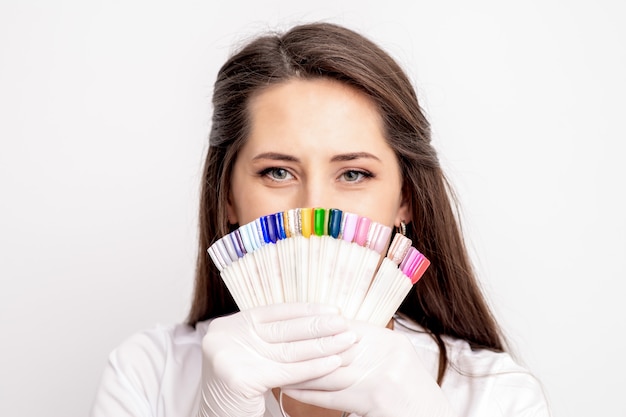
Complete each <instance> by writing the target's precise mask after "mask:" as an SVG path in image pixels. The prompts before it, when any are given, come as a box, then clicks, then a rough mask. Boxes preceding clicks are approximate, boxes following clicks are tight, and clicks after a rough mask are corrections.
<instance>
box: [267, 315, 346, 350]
mask: <svg viewBox="0 0 626 417" xmlns="http://www.w3.org/2000/svg"><path fill="white" fill-rule="evenodd" d="M347 329H348V322H347V320H346V319H345V318H343V317H342V316H340V315H338V314H323V315H319V314H316V315H310V316H306V317H296V318H292V319H283V320H280V321H272V322H265V323H256V324H255V330H256V333H257V334H258V335H259V337H260V338H261V339H263V340H264V341H265V342H268V343H279V342H294V341H298V340H307V339H314V338H319V337H326V336H333V335H336V334H339V333H342V332H344V331H346V330H347Z"/></svg>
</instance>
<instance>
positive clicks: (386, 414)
mask: <svg viewBox="0 0 626 417" xmlns="http://www.w3.org/2000/svg"><path fill="white" fill-rule="evenodd" d="M351 328H352V329H353V330H355V332H356V333H357V335H358V337H359V341H358V343H356V344H355V345H354V346H353V347H352V348H350V349H349V350H347V351H346V352H344V353H343V354H342V355H341V356H342V357H343V359H344V361H345V363H346V364H347V365H344V366H342V367H340V368H338V369H337V370H335V371H333V372H332V373H330V374H328V375H326V376H323V377H320V378H317V379H315V380H312V381H306V382H303V383H300V384H293V385H292V386H289V387H283V393H284V394H285V395H288V396H290V397H292V398H294V399H296V400H299V401H302V402H305V403H309V404H314V405H317V406H320V407H325V408H330V409H333V410H343V411H349V412H352V413H356V414H358V415H360V416H363V417H444V416H445V417H450V416H452V415H453V414H452V411H451V409H450V407H449V405H448V403H447V400H446V398H445V397H444V395H443V393H442V391H441V389H440V388H439V386H438V385H437V383H436V381H435V380H434V379H433V378H432V376H431V375H430V374H429V373H428V371H427V370H426V369H425V367H424V366H423V364H422V362H421V360H420V359H419V357H418V356H417V353H416V352H415V348H414V347H413V345H412V344H411V342H410V341H409V339H408V338H406V337H405V336H404V335H402V334H400V333H395V332H393V331H392V330H390V329H387V328H382V327H379V326H375V325H372V324H370V323H365V322H356V321H353V322H352V325H351Z"/></svg>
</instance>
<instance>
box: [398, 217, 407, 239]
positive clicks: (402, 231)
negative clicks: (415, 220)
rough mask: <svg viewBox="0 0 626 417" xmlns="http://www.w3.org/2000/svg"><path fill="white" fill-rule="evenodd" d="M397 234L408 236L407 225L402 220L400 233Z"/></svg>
mask: <svg viewBox="0 0 626 417" xmlns="http://www.w3.org/2000/svg"><path fill="white" fill-rule="evenodd" d="M396 233H402V236H406V223H404V222H403V221H402V220H401V221H400V227H398V231H397V232H396Z"/></svg>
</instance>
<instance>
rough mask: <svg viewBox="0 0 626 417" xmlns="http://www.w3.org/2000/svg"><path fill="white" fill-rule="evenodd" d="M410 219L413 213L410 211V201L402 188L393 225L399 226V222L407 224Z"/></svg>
mask: <svg viewBox="0 0 626 417" xmlns="http://www.w3.org/2000/svg"><path fill="white" fill-rule="evenodd" d="M412 220H413V215H412V213H411V202H410V200H409V198H408V197H407V193H406V190H403V192H402V200H401V201H400V207H398V212H397V214H396V219H395V221H394V225H395V226H396V227H400V222H404V223H405V224H407V223H410V222H411V221H412Z"/></svg>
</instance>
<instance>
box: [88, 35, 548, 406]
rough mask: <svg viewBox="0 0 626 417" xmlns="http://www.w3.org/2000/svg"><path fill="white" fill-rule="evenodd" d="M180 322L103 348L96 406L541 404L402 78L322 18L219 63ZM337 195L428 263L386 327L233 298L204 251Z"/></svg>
mask: <svg viewBox="0 0 626 417" xmlns="http://www.w3.org/2000/svg"><path fill="white" fill-rule="evenodd" d="M213 105H214V114H213V123H212V129H211V134H210V147H209V150H208V155H207V159H206V163H205V171H204V177H203V186H202V187H203V190H202V195H201V207H200V239H199V255H198V263H197V273H196V285H195V293H194V299H193V305H192V308H191V311H190V314H189V318H188V322H187V324H186V325H179V326H175V327H173V328H168V329H162V328H161V329H154V330H151V331H147V332H144V333H141V334H139V335H137V336H135V337H133V338H131V340H129V341H127V342H126V343H124V344H123V345H122V346H120V347H119V348H118V349H117V350H116V351H114V352H113V353H112V355H111V358H110V362H109V366H108V367H107V369H106V370H105V373H104V376H103V382H102V386H101V389H100V391H99V393H98V396H97V398H96V403H95V405H94V408H93V413H92V415H93V416H100V415H115V416H123V415H129V416H130V415H132V416H169V415H171V416H174V415H176V416H178V415H180V416H182V415H186V416H189V415H200V416H220V417H226V416H232V417H235V416H236V417H242V416H262V415H266V416H280V415H282V414H285V413H286V414H288V415H290V416H291V417H298V416H305V415H306V416H337V417H339V416H342V415H349V414H354V415H359V416H368V417H376V416H394V417H398V416H407V417H408V416H412V417H416V416H429V417H432V416H461V415H463V416H500V415H501V416H544V415H548V414H549V412H548V409H547V406H546V402H545V399H544V396H543V394H542V391H541V387H540V384H539V383H538V382H537V381H536V380H535V379H534V378H533V376H532V375H531V374H530V373H528V372H527V371H526V370H524V369H523V368H521V367H519V366H518V365H516V364H515V363H514V362H513V360H512V359H511V358H510V356H509V355H508V354H507V353H505V351H504V349H505V347H504V342H503V339H502V336H501V332H500V330H499V328H498V326H497V324H496V321H495V320H494V318H493V315H492V313H491V312H490V311H489V309H488V307H487V304H486V303H485V300H484V298H483V296H482V294H481V293H480V291H479V288H478V285H477V281H476V278H475V276H474V273H473V271H472V268H471V265H470V262H469V259H468V255H467V252H466V249H465V247H464V243H463V239H462V236H461V233H460V230H459V226H458V223H457V219H456V217H455V211H454V204H453V201H451V199H450V193H449V188H448V186H447V183H446V180H445V177H444V175H443V173H442V170H441V167H440V165H439V162H438V159H437V155H436V153H435V151H434V149H433V147H432V145H431V143H430V131H429V124H428V122H427V120H426V119H425V117H424V115H423V113H422V111H421V109H420V107H419V104H418V100H417V97H416V94H415V91H414V89H413V88H412V86H411V84H410V82H409V81H408V79H407V77H406V75H405V74H404V72H403V71H402V70H401V68H400V67H399V66H398V65H397V64H396V63H395V62H394V61H393V59H392V58H390V57H389V56H388V55H387V54H386V53H385V52H384V51H382V50H381V49H380V48H378V47H377V46H376V45H375V44H373V43H372V42H370V41H369V40H367V39H365V38H363V37H362V36H361V35H359V34H357V33H355V32H353V31H351V30H348V29H346V28H342V27H340V26H337V25H332V24H324V23H320V24H308V25H302V26H297V27H295V28H293V29H291V30H290V31H288V32H286V33H284V34H272V35H267V36H263V37H260V38H258V39H256V40H253V41H252V42H250V43H249V44H247V45H246V46H245V47H244V48H243V49H241V50H240V51H239V52H238V53H236V54H235V55H234V56H233V57H231V58H230V59H229V60H228V61H227V62H226V63H225V65H224V66H223V67H222V68H221V70H220V72H219V74H218V78H217V81H216V83H215V89H214V96H213ZM296 207H327V208H331V207H336V208H340V209H342V210H344V211H350V212H355V213H358V214H360V215H362V216H365V217H369V218H371V219H372V220H375V221H377V222H380V223H383V224H386V225H388V226H395V227H396V228H399V229H400V228H402V229H403V230H405V233H406V235H407V236H408V237H409V238H411V239H412V240H413V242H414V245H416V247H417V249H419V251H420V252H422V253H423V254H424V255H426V257H427V258H428V259H429V260H430V261H431V266H430V268H429V269H428V270H427V271H426V273H425V275H424V277H423V278H422V279H421V280H420V281H419V282H418V283H417V284H416V285H415V286H414V288H413V289H412V291H411V292H410V293H409V295H408V296H407V298H406V299H405V300H404V302H403V304H402V305H401V306H400V308H399V311H398V314H397V315H396V316H395V317H394V319H393V320H392V321H391V322H390V323H389V325H388V326H387V327H386V328H381V327H378V326H373V325H371V324H368V323H363V322H356V321H353V320H348V319H346V318H344V317H342V315H341V312H339V311H338V310H337V309H336V308H334V307H332V306H325V305H309V304H280V305H274V306H267V307H261V308H254V309H251V310H246V311H245V312H238V309H237V307H236V305H235V303H234V302H233V299H232V298H231V296H230V294H229V292H228V290H227V289H226V287H225V286H224V284H223V282H222V280H221V278H220V276H219V273H218V271H217V269H216V267H215V266H214V265H213V263H212V262H211V260H210V259H209V258H208V256H207V255H206V249H207V248H208V247H209V246H210V245H211V244H212V243H213V242H215V241H216V240H217V239H219V238H220V237H221V236H223V235H225V234H226V233H228V232H229V231H231V230H233V229H234V228H236V227H237V226H238V225H240V224H245V223H247V222H249V221H252V220H254V219H255V218H257V217H259V216H262V215H266V214H271V213H275V212H278V211H284V210H288V209H291V208H296Z"/></svg>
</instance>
